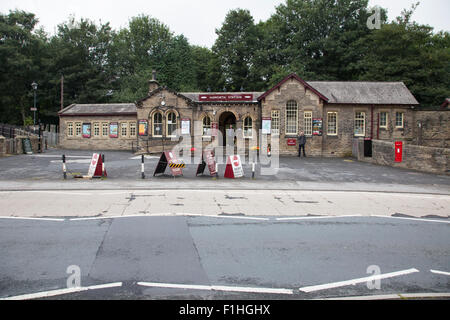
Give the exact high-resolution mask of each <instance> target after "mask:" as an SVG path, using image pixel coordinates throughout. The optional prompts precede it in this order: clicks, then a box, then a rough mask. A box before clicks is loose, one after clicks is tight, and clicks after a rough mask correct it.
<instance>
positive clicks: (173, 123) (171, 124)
mask: <svg viewBox="0 0 450 320" xmlns="http://www.w3.org/2000/svg"><path fill="white" fill-rule="evenodd" d="M166 123H167V127H166V132H167V136H168V137H174V136H175V130H177V115H176V114H175V112H169V113H168V114H167V122H166Z"/></svg>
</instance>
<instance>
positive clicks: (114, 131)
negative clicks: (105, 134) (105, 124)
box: [109, 122, 119, 138]
mask: <svg viewBox="0 0 450 320" xmlns="http://www.w3.org/2000/svg"><path fill="white" fill-rule="evenodd" d="M109 137H110V138H118V137H119V124H118V123H117V122H111V123H110V124H109Z"/></svg>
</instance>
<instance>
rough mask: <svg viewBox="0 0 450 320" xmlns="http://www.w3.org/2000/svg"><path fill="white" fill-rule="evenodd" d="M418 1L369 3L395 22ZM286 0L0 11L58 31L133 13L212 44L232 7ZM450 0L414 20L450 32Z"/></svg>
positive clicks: (38, 4) (256, 8)
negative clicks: (77, 22)
mask: <svg viewBox="0 0 450 320" xmlns="http://www.w3.org/2000/svg"><path fill="white" fill-rule="evenodd" d="M417 1H418V0H370V1H369V4H370V6H374V5H380V6H381V7H384V8H387V9H388V14H389V20H393V19H394V18H395V17H396V16H398V15H400V12H401V11H402V9H404V8H410V7H411V4H413V3H415V2H417ZM284 2H285V1H284V0H190V1H188V0H158V1H156V0H126V1H123V0H122V1H117V0H69V1H64V0H0V12H1V13H3V14H7V13H8V12H9V10H14V9H21V10H25V11H28V12H32V13H34V14H36V16H37V17H38V19H39V21H40V24H39V25H40V26H43V27H44V29H45V30H46V31H47V32H49V33H50V34H54V32H55V30H56V26H57V25H58V24H60V23H62V22H64V21H66V20H67V19H68V17H69V15H71V14H74V15H75V18H76V19H79V18H89V19H91V20H93V21H95V22H97V23H98V22H99V21H101V22H103V23H104V22H110V24H111V26H112V27H113V28H114V29H119V28H122V27H126V26H127V25H128V20H129V19H130V18H131V17H134V16H137V15H139V14H146V15H150V16H152V17H154V18H157V19H158V20H160V21H161V22H163V23H165V24H166V25H168V26H169V27H170V29H171V30H172V31H173V32H175V34H184V35H185V36H186V37H187V38H188V39H189V42H190V43H191V44H196V45H201V46H205V47H209V48H210V47H211V46H212V45H213V43H214V41H215V39H216V34H215V29H216V28H220V26H221V24H222V22H223V21H224V19H225V15H226V14H227V12H228V11H229V10H231V9H236V8H245V9H248V10H250V12H251V14H252V16H253V17H254V19H255V22H259V21H260V20H266V19H268V18H269V17H270V16H271V15H272V14H273V13H274V12H275V7H276V6H278V5H279V4H280V3H284ZM449 12H450V0H422V1H421V4H420V6H419V8H418V9H417V11H416V13H415V14H414V16H413V19H414V20H416V21H417V22H419V23H422V24H429V25H430V26H432V27H434V28H435V31H439V30H445V31H449V30H450V22H449V21H450V20H449V18H448V13H449Z"/></svg>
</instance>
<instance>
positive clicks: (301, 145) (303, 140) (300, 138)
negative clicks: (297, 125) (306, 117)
mask: <svg viewBox="0 0 450 320" xmlns="http://www.w3.org/2000/svg"><path fill="white" fill-rule="evenodd" d="M305 145H306V137H305V134H304V133H303V131H301V132H300V135H299V136H298V156H299V157H301V152H302V149H303V156H304V157H305V158H306V154H305Z"/></svg>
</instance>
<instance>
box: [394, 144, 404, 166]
mask: <svg viewBox="0 0 450 320" xmlns="http://www.w3.org/2000/svg"><path fill="white" fill-rule="evenodd" d="M402 160H403V142H401V141H395V162H402Z"/></svg>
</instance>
